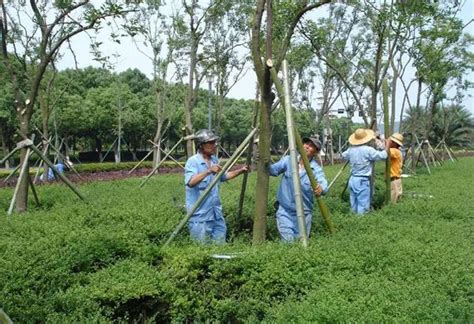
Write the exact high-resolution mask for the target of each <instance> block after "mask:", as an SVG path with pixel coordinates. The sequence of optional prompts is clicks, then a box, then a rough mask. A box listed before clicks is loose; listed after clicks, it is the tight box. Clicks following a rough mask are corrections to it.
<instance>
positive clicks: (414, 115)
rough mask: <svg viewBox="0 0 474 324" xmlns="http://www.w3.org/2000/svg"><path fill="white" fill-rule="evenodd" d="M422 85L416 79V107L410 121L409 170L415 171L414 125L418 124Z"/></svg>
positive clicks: (419, 80)
mask: <svg viewBox="0 0 474 324" xmlns="http://www.w3.org/2000/svg"><path fill="white" fill-rule="evenodd" d="M422 85H423V83H422V82H421V79H418V93H417V95H416V107H415V112H414V114H413V120H412V125H411V134H412V139H411V157H412V159H411V168H412V170H415V169H416V162H417V161H416V160H417V159H416V157H415V147H416V144H417V143H416V124H417V122H418V111H419V109H420V101H421V88H422Z"/></svg>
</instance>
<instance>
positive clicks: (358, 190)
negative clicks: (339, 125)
mask: <svg viewBox="0 0 474 324" xmlns="http://www.w3.org/2000/svg"><path fill="white" fill-rule="evenodd" d="M374 142H375V133H374V131H373V130H371V129H364V128H359V129H357V130H356V131H355V132H354V133H353V134H352V135H351V136H350V137H349V143H350V144H351V145H352V146H351V147H350V148H349V149H348V150H347V151H345V152H343V153H342V158H343V159H344V160H349V163H350V165H351V168H352V170H351V176H350V178H349V191H350V201H351V209H352V211H353V212H354V213H356V214H358V215H362V214H365V213H367V212H368V211H369V209H370V176H371V175H372V168H373V165H372V163H373V162H375V161H378V160H385V159H386V158H387V151H386V150H381V151H377V150H376V149H374V148H373V147H372V146H373V144H374ZM387 148H388V144H387V143H385V149H387Z"/></svg>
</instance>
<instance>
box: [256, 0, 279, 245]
mask: <svg viewBox="0 0 474 324" xmlns="http://www.w3.org/2000/svg"><path fill="white" fill-rule="evenodd" d="M266 13H267V26H266V27H267V29H266V39H265V57H266V59H265V62H266V61H267V59H270V58H272V25H273V16H272V14H273V11H272V1H271V0H267V1H266ZM252 37H258V35H256V34H253V36H252ZM256 44H257V43H256V42H254V43H253V45H254V46H255V45H256ZM255 52H256V51H255V50H253V53H255ZM253 60H254V62H257V60H258V61H259V62H261V61H260V60H261V57H259V56H257V57H255V56H254V57H253ZM259 67H261V69H259ZM259 67H257V66H256V69H257V70H258V71H257V73H260V77H259V86H260V93H261V98H262V99H261V104H260V130H259V142H258V145H259V147H258V151H259V161H258V163H257V184H256V192H255V217H254V223H253V244H260V243H262V242H264V241H265V238H266V232H267V205H268V191H269V184H270V179H269V177H270V175H269V173H268V167H269V165H270V163H271V154H270V149H271V131H272V128H271V120H270V113H271V109H272V104H273V100H274V97H275V96H274V95H273V93H272V82H271V77H270V69H269V68H268V67H267V66H266V65H264V66H262V65H261V64H260V66H259Z"/></svg>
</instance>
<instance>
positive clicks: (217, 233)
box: [188, 217, 227, 244]
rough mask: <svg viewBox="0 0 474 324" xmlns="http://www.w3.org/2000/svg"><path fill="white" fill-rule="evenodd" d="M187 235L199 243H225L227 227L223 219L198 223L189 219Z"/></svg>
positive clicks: (197, 219)
mask: <svg viewBox="0 0 474 324" xmlns="http://www.w3.org/2000/svg"><path fill="white" fill-rule="evenodd" d="M188 229H189V234H190V236H191V238H192V239H193V240H195V241H198V242H201V243H210V242H212V243H217V244H222V243H225V237H226V233H227V226H226V224H225V220H224V218H223V217H218V218H216V219H214V220H207V221H199V218H198V217H196V220H193V219H191V220H190V221H189V223H188Z"/></svg>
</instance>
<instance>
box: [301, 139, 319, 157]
mask: <svg viewBox="0 0 474 324" xmlns="http://www.w3.org/2000/svg"><path fill="white" fill-rule="evenodd" d="M303 148H304V150H305V152H306V155H307V156H308V159H310V160H311V159H312V158H313V157H314V156H315V155H316V153H318V149H317V148H316V146H315V145H314V144H313V143H312V142H306V143H304V144H303Z"/></svg>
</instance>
